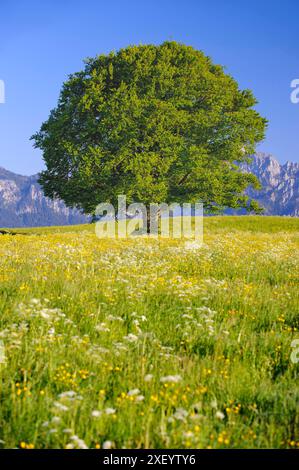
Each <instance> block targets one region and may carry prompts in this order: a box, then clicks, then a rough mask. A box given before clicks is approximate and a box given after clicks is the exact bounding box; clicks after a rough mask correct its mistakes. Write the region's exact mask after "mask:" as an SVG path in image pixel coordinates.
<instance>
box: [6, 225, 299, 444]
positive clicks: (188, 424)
mask: <svg viewBox="0 0 299 470" xmlns="http://www.w3.org/2000/svg"><path fill="white" fill-rule="evenodd" d="M15 232H17V233H16V234H15V235H13V234H5V235H0V344H1V357H0V380H1V407H0V447H3V448H24V449H27V448H29V449H30V448H60V449H61V448H106V449H110V448H158V449H159V448H200V449H201V448H205V449H214V448H296V447H299V435H298V431H299V418H298V400H299V389H298V367H299V365H298V361H297V360H296V357H297V356H296V354H294V348H293V346H292V344H294V341H295V340H296V339H299V331H298V328H299V315H298V306H299V289H298V285H299V284H298V280H299V278H298V272H299V270H298V267H299V251H298V248H299V220H298V219H293V218H288V217H284V218H279V217H258V216H256V217H210V218H205V220H204V244H203V246H201V247H200V248H198V247H197V246H196V245H194V244H192V243H190V244H186V243H185V240H183V239H171V238H170V239H165V240H163V239H152V238H150V237H147V236H143V237H136V238H131V239H122V240H118V239H115V240H112V239H102V240H101V239H99V238H97V237H96V235H95V226H94V225H93V224H90V225H82V226H76V227H51V228H40V229H23V230H21V229H20V230H16V231H15ZM295 352H296V351H295ZM292 354H293V356H292ZM298 356H299V355H298Z"/></svg>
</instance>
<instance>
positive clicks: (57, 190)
mask: <svg viewBox="0 0 299 470" xmlns="http://www.w3.org/2000/svg"><path fill="white" fill-rule="evenodd" d="M255 104H256V100H255V98H254V96H253V94H252V92H251V91H250V90H240V89H239V88H238V84H237V83H236V81H235V80H234V79H233V78H232V77H231V76H229V75H228V74H225V73H224V71H223V68H222V67H221V66H219V65H214V64H213V63H212V61H211V59H210V58H209V57H206V56H205V55H204V54H203V53H202V52H201V51H197V50H195V49H193V48H192V47H190V46H185V45H182V44H178V43H176V42H165V43H163V44H162V45H160V46H154V45H145V46H132V47H128V48H126V49H121V50H120V51H118V52H117V53H110V54H109V55H107V56H106V55H100V56H97V57H96V58H94V59H88V60H87V61H86V66H85V69H84V70H83V71H81V72H79V73H75V74H73V75H71V76H70V77H69V79H68V81H67V82H66V83H64V86H63V89H62V92H61V95H60V98H59V102H58V105H57V107H56V108H55V109H54V110H52V112H51V114H50V117H49V119H48V120H47V121H46V122H45V123H44V124H43V125H42V127H41V129H40V131H39V132H38V133H37V134H35V135H34V136H33V139H34V140H35V146H36V147H39V148H40V149H42V151H43V157H44V161H45V163H46V168H47V169H46V170H45V171H44V172H42V174H41V177H40V182H41V184H42V186H43V189H44V191H45V194H46V195H47V196H50V197H54V196H59V197H60V198H61V199H63V200H64V201H65V202H66V204H68V205H70V206H73V205H75V206H79V207H81V208H83V209H84V211H85V212H88V213H94V209H95V206H96V205H97V204H99V203H100V202H112V203H115V202H116V197H117V195H118V194H126V195H127V200H128V202H132V201H135V202H143V203H145V204H149V203H150V202H157V203H159V202H162V201H166V202H173V201H177V202H195V201H198V200H201V201H202V202H203V203H204V205H205V208H206V209H207V210H210V211H217V210H218V209H219V208H220V209H221V208H223V207H233V208H236V207H247V209H248V210H252V209H253V210H255V209H256V206H254V205H250V203H249V201H248V198H247V197H246V196H244V195H243V192H244V190H245V189H246V187H247V186H248V185H249V184H252V185H254V186H255V187H258V181H257V179H256V178H255V177H254V176H252V175H250V174H244V173H241V172H240V170H239V168H238V166H237V164H238V163H240V162H242V161H244V160H246V158H247V157H246V156H248V155H250V154H252V153H253V152H254V150H255V145H256V143H257V142H259V141H261V140H262V139H263V137H264V131H265V127H266V120H265V119H264V118H262V117H260V115H259V114H258V113H257V112H256V111H255V110H254V109H253V106H254V105H255Z"/></svg>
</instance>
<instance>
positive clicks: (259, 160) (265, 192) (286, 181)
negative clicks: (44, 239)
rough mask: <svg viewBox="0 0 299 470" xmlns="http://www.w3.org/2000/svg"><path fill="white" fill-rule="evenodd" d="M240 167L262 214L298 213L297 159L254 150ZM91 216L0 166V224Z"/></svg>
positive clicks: (76, 220) (84, 219)
mask: <svg viewBox="0 0 299 470" xmlns="http://www.w3.org/2000/svg"><path fill="white" fill-rule="evenodd" d="M242 170H243V171H246V172H251V173H253V174H255V175H256V176H257V177H258V179H259V180H260V182H261V185H262V189H261V190H260V191H255V190H253V189H252V188H249V189H248V190H247V194H248V195H249V196H250V197H252V198H254V199H256V200H257V201H258V202H259V203H260V205H261V206H262V207H263V208H264V214H265V215H287V216H295V217H298V216H299V163H291V162H287V163H285V164H284V165H281V164H280V163H279V162H278V161H277V160H276V159H275V158H274V157H273V156H272V155H269V154H265V153H257V154H255V155H254V156H253V158H252V161H251V162H250V163H248V164H243V165H242ZM89 220H90V219H89V217H88V216H86V215H84V214H82V213H81V212H79V211H78V210H76V209H72V208H68V207H66V205H65V204H64V203H63V202H62V201H60V200H59V199H56V200H54V201H53V200H51V199H49V198H47V197H45V196H44V194H43V191H42V188H41V186H40V185H39V183H38V175H33V176H21V175H17V174H15V173H12V172H10V171H7V170H5V169H4V168H1V167H0V227H7V228H10V227H34V226H47V225H72V224H80V223H86V222H88V221H89Z"/></svg>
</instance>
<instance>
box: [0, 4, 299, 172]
mask: <svg viewBox="0 0 299 470" xmlns="http://www.w3.org/2000/svg"><path fill="white" fill-rule="evenodd" d="M0 16H1V27H0V79H2V80H4V81H5V85H6V103H5V104H0V166H3V167H5V168H7V169H9V170H12V171H15V172H17V173H21V174H32V173H36V172H38V171H39V170H41V169H42V167H43V162H42V158H41V154H40V152H39V151H38V150H34V149H33V148H32V142H30V141H29V137H30V136H31V135H32V134H33V133H34V132H35V131H36V130H38V129H39V127H40V125H41V123H42V122H43V121H44V120H46V119H47V117H48V114H49V111H50V109H51V108H53V107H54V106H55V105H56V102H57V98H58V94H59V90H60V88H61V85H62V82H63V81H64V80H65V79H66V77H67V75H68V74H70V73H72V72H76V71H78V70H80V69H81V68H82V67H83V63H82V60H83V59H84V58H85V57H88V56H89V57H91V56H95V55H96V54H98V53H106V52H109V51H110V50H112V49H113V50H117V49H119V48H121V47H125V46H127V45H130V44H141V43H142V44H146V43H154V44H159V43H161V42H163V41H164V40H169V39H172V40H176V41H179V42H184V43H187V44H189V45H192V46H193V47H195V48H197V49H201V50H203V51H204V52H205V53H206V54H207V55H210V56H211V57H212V58H213V59H214V61H215V62H216V63H219V64H222V65H225V66H226V69H227V71H228V72H229V73H230V74H231V75H233V76H234V77H235V78H236V80H237V81H238V82H239V84H240V86H241V87H242V88H251V89H252V90H253V91H254V94H255V96H256V97H257V98H258V100H259V105H258V110H259V111H260V112H261V113H262V114H263V115H264V116H266V117H267V118H268V119H269V121H270V124H269V129H268V132H267V138H266V140H265V142H264V143H262V144H261V146H260V150H263V151H266V152H271V153H273V154H274V155H275V156H276V157H277V158H278V159H279V160H280V161H281V162H285V161H286V160H293V161H299V139H298V131H299V104H297V105H294V104H292V103H291V101H290V92H291V88H290V83H291V81H292V80H293V79H295V78H299V42H298V39H299V35H298V30H299V2H298V0H284V1H282V0H271V1H270V0H259V1H257V0H250V1H248V0H246V1H244V0H222V1H221V0H159V1H158V0H142V1H141V0H139V1H135V0H127V1H120V0H111V1H107V0H105V1H101V0H98V1H96V0H81V1H79V0H39V1H37V0H26V1H25V0H1V3H0Z"/></svg>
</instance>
